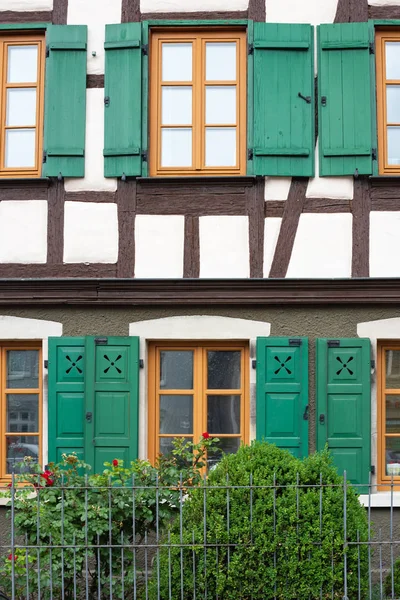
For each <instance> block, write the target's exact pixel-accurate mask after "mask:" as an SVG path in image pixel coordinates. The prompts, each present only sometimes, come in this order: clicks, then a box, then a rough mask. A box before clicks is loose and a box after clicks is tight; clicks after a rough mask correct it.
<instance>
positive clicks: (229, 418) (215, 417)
mask: <svg viewBox="0 0 400 600" xmlns="http://www.w3.org/2000/svg"><path fill="white" fill-rule="evenodd" d="M207 431H208V432H209V433H212V434H215V435H216V436H217V437H218V436H219V434H223V433H240V396H233V395H231V396H221V395H219V396H217V395H215V396H208V402H207Z"/></svg>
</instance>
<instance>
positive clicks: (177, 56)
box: [162, 42, 192, 81]
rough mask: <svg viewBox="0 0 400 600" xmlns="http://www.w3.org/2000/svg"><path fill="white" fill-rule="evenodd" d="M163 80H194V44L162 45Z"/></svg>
mask: <svg viewBox="0 0 400 600" xmlns="http://www.w3.org/2000/svg"><path fill="white" fill-rule="evenodd" d="M162 80H163V81H192V44H191V42H189V43H183V44H180V43H177V44H175V43H173V44H168V43H165V44H163V45H162Z"/></svg>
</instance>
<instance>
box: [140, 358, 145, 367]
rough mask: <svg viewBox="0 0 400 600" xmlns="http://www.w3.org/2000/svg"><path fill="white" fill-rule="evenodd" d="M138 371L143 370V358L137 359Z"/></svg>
mask: <svg viewBox="0 0 400 600" xmlns="http://www.w3.org/2000/svg"><path fill="white" fill-rule="evenodd" d="M139 369H144V360H143V358H139Z"/></svg>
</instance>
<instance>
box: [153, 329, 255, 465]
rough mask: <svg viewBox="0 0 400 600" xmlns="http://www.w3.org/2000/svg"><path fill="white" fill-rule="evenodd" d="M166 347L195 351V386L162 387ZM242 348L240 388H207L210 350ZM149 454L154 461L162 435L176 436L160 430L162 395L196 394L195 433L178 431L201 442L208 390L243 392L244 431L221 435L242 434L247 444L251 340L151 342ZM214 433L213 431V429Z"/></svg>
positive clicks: (242, 425) (241, 417)
mask: <svg viewBox="0 0 400 600" xmlns="http://www.w3.org/2000/svg"><path fill="white" fill-rule="evenodd" d="M162 350H192V351H193V390H160V389H159V384H158V376H159V373H160V352H161V351H162ZM208 350H238V351H240V352H241V382H240V388H238V389H233V390H226V389H224V390H214V389H212V390H209V389H207V351H208ZM148 364H149V369H148V456H149V460H150V461H151V462H153V463H154V461H155V459H156V457H157V455H158V452H159V444H158V439H159V438H172V437H174V435H173V434H160V433H159V432H158V431H159V418H160V414H159V402H158V395H159V394H160V393H162V394H166V395H168V394H171V395H176V393H177V392H179V393H180V394H182V395H188V394H192V395H193V433H192V434H185V435H184V436H183V435H182V434H176V436H175V437H190V438H193V439H194V441H195V443H197V442H198V440H199V439H200V436H201V434H202V433H203V432H205V431H207V394H217V395H231V394H237V395H240V396H241V406H240V408H241V411H240V433H238V434H224V435H218V437H219V438H220V439H222V438H240V439H241V441H242V442H244V443H245V444H247V443H248V442H249V437H250V386H249V347H248V343H247V342H242V341H237V342H224V341H221V342H220V343H219V342H214V341H205V342H198V341H195V342H190V341H189V342H175V341H172V342H162V341H160V342H151V343H150V344H149V347H148ZM210 433H212V432H210Z"/></svg>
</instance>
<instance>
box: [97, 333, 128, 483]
mask: <svg viewBox="0 0 400 600" xmlns="http://www.w3.org/2000/svg"><path fill="white" fill-rule="evenodd" d="M85 397H86V413H87V418H86V420H85V459H86V461H87V462H88V463H89V464H90V465H91V466H92V468H93V470H94V472H101V471H102V469H103V464H104V462H111V461H112V460H113V459H114V458H117V459H123V460H124V462H125V465H128V464H129V463H130V461H131V460H134V459H136V458H137V456H138V411H139V338H136V337H126V338H124V337H104V338H94V337H87V338H86V380H85Z"/></svg>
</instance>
